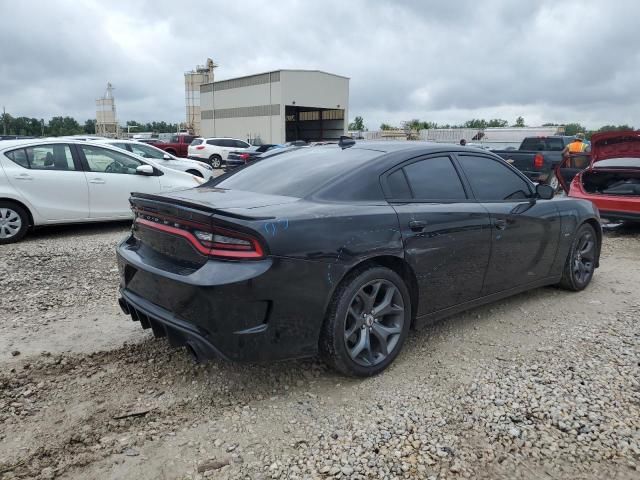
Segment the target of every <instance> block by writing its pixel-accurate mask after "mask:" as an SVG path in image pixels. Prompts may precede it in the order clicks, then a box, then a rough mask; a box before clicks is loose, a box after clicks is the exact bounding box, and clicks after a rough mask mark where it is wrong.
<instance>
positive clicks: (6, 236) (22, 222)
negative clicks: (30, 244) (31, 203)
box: [0, 201, 29, 245]
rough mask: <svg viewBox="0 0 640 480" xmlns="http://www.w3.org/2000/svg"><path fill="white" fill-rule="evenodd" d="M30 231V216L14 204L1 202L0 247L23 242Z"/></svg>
mask: <svg viewBox="0 0 640 480" xmlns="http://www.w3.org/2000/svg"><path fill="white" fill-rule="evenodd" d="M28 229H29V214H28V213H27V211H26V210H25V209H24V208H22V207H21V206H20V205H18V204H17V203H14V202H7V201H0V245H3V244H7V243H14V242H18V241H20V240H22V238H23V237H24V236H25V235H26V234H27V230H28Z"/></svg>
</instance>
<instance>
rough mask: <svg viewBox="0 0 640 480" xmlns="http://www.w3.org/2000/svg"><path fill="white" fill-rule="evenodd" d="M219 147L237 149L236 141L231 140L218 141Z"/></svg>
mask: <svg viewBox="0 0 640 480" xmlns="http://www.w3.org/2000/svg"><path fill="white" fill-rule="evenodd" d="M218 145H220V146H222V147H230V148H236V141H235V140H229V139H224V140H218Z"/></svg>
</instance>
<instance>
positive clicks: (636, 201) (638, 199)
mask: <svg viewBox="0 0 640 480" xmlns="http://www.w3.org/2000/svg"><path fill="white" fill-rule="evenodd" d="M556 175H557V177H558V180H559V181H560V184H561V185H562V188H563V189H564V190H565V192H567V195H569V196H570V197H575V198H584V199H586V200H591V201H592V202H593V204H594V205H595V206H596V207H598V210H600V214H601V215H602V217H604V218H606V219H608V220H610V221H614V220H628V221H633V222H640V131H626V132H604V133H596V134H594V135H593V137H591V154H590V155H581V154H577V155H571V157H569V158H567V159H565V160H564V161H563V162H562V163H561V164H560V165H558V167H557V169H556Z"/></svg>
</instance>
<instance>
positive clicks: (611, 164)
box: [593, 158, 640, 168]
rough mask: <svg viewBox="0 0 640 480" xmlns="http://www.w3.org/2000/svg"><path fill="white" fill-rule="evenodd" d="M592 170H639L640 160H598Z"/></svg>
mask: <svg viewBox="0 0 640 480" xmlns="http://www.w3.org/2000/svg"><path fill="white" fill-rule="evenodd" d="M593 167H594V168H640V158H607V159H606V160H598V161H597V162H595V163H594V164H593Z"/></svg>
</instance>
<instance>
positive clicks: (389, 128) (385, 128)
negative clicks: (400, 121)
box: [380, 123, 398, 130]
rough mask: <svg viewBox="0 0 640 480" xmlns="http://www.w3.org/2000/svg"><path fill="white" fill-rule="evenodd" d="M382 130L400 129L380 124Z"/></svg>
mask: <svg viewBox="0 0 640 480" xmlns="http://www.w3.org/2000/svg"><path fill="white" fill-rule="evenodd" d="M380 130H398V127H394V126H391V125H389V124H388V123H382V124H380Z"/></svg>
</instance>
